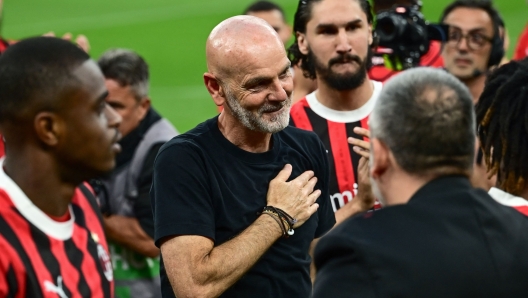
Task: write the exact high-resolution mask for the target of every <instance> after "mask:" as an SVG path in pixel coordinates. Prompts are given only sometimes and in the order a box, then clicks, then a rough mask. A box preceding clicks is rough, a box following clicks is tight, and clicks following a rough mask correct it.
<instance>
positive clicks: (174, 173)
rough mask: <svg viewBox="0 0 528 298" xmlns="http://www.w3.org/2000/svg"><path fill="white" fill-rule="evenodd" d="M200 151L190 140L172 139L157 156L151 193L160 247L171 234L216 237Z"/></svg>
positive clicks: (156, 238)
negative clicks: (161, 242) (163, 239)
mask: <svg viewBox="0 0 528 298" xmlns="http://www.w3.org/2000/svg"><path fill="white" fill-rule="evenodd" d="M200 152H201V150H200V148H199V147H198V146H196V145H195V144H193V143H192V142H190V141H186V140H178V139H173V140H172V141H170V142H169V143H167V144H166V145H165V146H164V147H162V148H161V150H160V152H159V154H158V156H157V158H156V161H155V163H154V174H153V179H152V188H151V191H150V197H151V201H152V209H153V214H154V234H155V239H154V240H155V243H156V245H157V246H158V247H159V245H160V239H162V238H165V237H168V236H178V235H199V236H204V237H207V238H210V239H212V240H213V241H214V239H215V225H214V222H215V220H214V211H213V210H214V209H213V204H212V201H211V195H210V187H209V183H208V179H207V171H206V165H205V160H204V158H203V156H201V154H200Z"/></svg>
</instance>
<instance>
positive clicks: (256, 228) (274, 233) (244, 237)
mask: <svg viewBox="0 0 528 298" xmlns="http://www.w3.org/2000/svg"><path fill="white" fill-rule="evenodd" d="M291 172H292V167H291V165H286V166H285V167H284V169H283V170H282V171H281V172H280V173H279V174H278V175H277V177H275V179H273V180H272V181H271V182H270V186H269V190H268V195H267V203H268V205H271V206H274V207H276V208H280V209H282V210H284V211H285V212H286V213H288V214H290V215H291V216H292V217H294V218H296V219H297V223H296V225H295V227H299V226H301V225H302V224H303V223H304V222H306V220H308V219H309V218H310V216H311V215H312V214H313V213H315V212H316V211H317V208H318V204H317V203H315V201H316V199H317V198H318V197H319V195H320V193H321V192H320V190H315V191H313V188H314V186H315V184H316V181H317V178H315V177H314V176H313V175H314V174H313V172H312V171H307V172H305V173H303V174H302V175H300V176H299V177H297V178H296V179H294V180H292V181H290V182H286V181H287V179H288V178H289V177H290V175H291ZM281 234H282V230H281V228H280V226H279V225H278V224H277V222H276V221H275V220H274V219H273V218H272V217H271V216H269V215H266V214H262V215H261V216H260V217H258V218H257V220H256V221H255V222H254V223H253V224H251V225H250V226H249V227H248V228H246V229H245V230H244V231H243V232H242V233H241V234H240V235H238V236H237V237H235V238H233V239H232V240H229V241H227V242H225V243H223V244H221V245H219V246H216V247H215V246H214V243H213V241H212V240H210V239H208V238H206V237H203V236H183V235H182V236H176V237H172V238H168V239H163V241H162V242H161V246H160V247H161V254H162V256H163V261H164V263H165V268H166V271H167V275H168V277H169V280H170V282H171V285H172V288H173V290H174V293H175V295H176V296H177V297H217V296H219V295H220V294H222V293H223V292H224V291H225V290H227V289H228V288H229V287H230V286H231V285H233V284H234V283H235V282H236V281H237V280H238V279H240V277H242V275H243V274H244V273H246V272H247V271H248V270H249V269H250V268H251V267H252V266H253V265H254V264H255V263H256V262H257V261H258V259H259V258H260V257H261V256H262V255H263V254H264V253H265V252H266V251H267V250H268V249H269V247H270V246H271V245H272V244H273V243H274V242H275V241H276V240H277V239H279V237H280V236H281Z"/></svg>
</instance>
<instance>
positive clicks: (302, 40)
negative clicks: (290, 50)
mask: <svg viewBox="0 0 528 298" xmlns="http://www.w3.org/2000/svg"><path fill="white" fill-rule="evenodd" d="M295 35H296V36H297V46H298V47H299V51H300V52H301V53H302V54H303V55H308V41H306V35H305V34H304V33H301V32H296V33H295Z"/></svg>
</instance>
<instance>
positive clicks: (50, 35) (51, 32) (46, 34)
mask: <svg viewBox="0 0 528 298" xmlns="http://www.w3.org/2000/svg"><path fill="white" fill-rule="evenodd" d="M42 36H44V37H55V32H53V31H50V32H48V33H44V34H42Z"/></svg>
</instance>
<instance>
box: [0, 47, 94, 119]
mask: <svg viewBox="0 0 528 298" xmlns="http://www.w3.org/2000/svg"><path fill="white" fill-rule="evenodd" d="M89 59H90V57H89V56H88V54H86V53H85V52H84V51H83V50H81V49H80V48H79V47H77V46H75V45H74V44H72V43H71V42H69V41H65V40H62V39H60V38H54V37H34V38H29V39H25V40H22V41H20V42H18V43H16V44H14V45H12V46H10V47H9V48H8V49H7V50H6V51H5V52H4V53H3V54H2V55H1V56H0V94H1V96H0V122H5V121H8V120H9V121H16V120H19V119H20V117H21V115H23V114H24V113H26V112H27V111H28V110H30V111H31V110H34V109H37V110H40V109H51V110H52V109H54V108H55V107H56V105H57V104H58V103H59V100H60V99H61V98H62V97H63V94H64V93H65V92H69V91H71V89H70V88H71V86H72V84H75V83H77V82H78V81H77V79H76V78H75V77H74V76H73V75H72V72H73V70H74V69H75V68H76V67H78V66H80V65H81V64H82V63H84V62H85V61H87V60H89Z"/></svg>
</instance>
